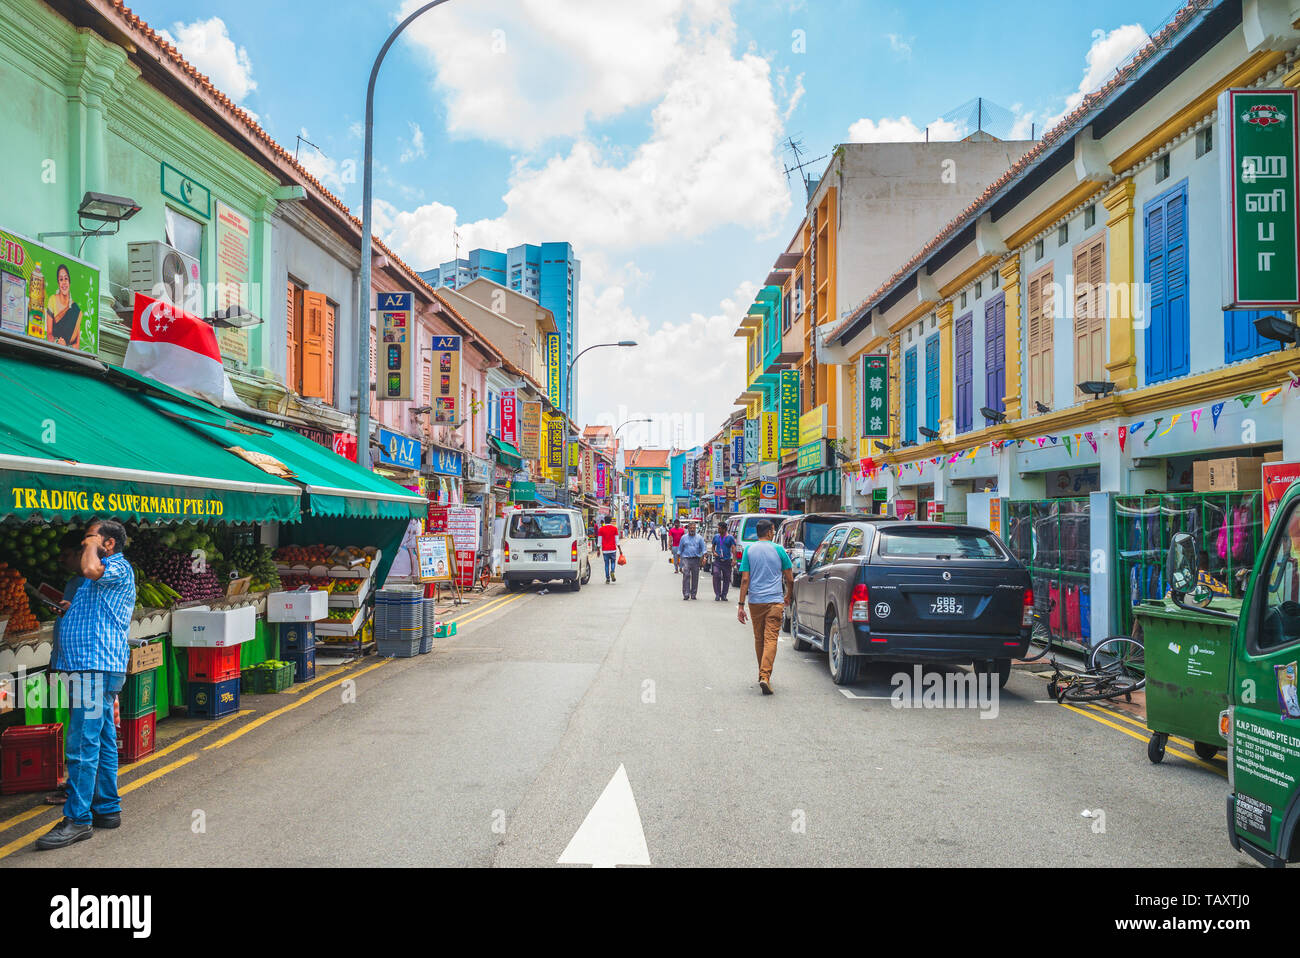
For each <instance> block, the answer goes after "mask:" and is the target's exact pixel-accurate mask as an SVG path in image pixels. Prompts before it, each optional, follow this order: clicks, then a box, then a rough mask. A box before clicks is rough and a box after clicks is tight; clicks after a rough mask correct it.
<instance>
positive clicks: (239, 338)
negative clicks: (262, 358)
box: [215, 200, 253, 363]
mask: <svg viewBox="0 0 1300 958" xmlns="http://www.w3.org/2000/svg"><path fill="white" fill-rule="evenodd" d="M216 212H217V216H216V234H217V277H216V290H215V292H216V300H217V303H216V308H217V309H218V310H229V309H232V308H235V307H238V308H240V309H244V310H248V311H250V312H251V311H252V308H251V304H250V303H249V300H248V290H249V280H250V278H251V276H250V266H249V264H250V263H251V262H252V259H253V222H252V220H250V219H249V218H248V217H247V216H244V215H243V214H242V213H240V212H239V211H238V210H235V209H232V208H231V207H230V206H227V205H226V204H225V203H222V202H221V201H220V200H218V201H217V210H216ZM217 344H218V345H219V346H220V347H221V358H222V359H234V360H238V361H239V362H241V363H247V362H248V333H247V332H245V331H244V330H242V329H218V330H217Z"/></svg>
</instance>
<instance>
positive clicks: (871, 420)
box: [862, 353, 889, 439]
mask: <svg viewBox="0 0 1300 958" xmlns="http://www.w3.org/2000/svg"><path fill="white" fill-rule="evenodd" d="M862 435H863V437H865V438H870V439H888V438H889V354H888V353H885V354H882V355H878V356H863V357H862Z"/></svg>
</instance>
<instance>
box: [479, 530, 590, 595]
mask: <svg viewBox="0 0 1300 958" xmlns="http://www.w3.org/2000/svg"><path fill="white" fill-rule="evenodd" d="M586 538H587V531H586V529H585V528H584V527H583V524H582V514H581V513H580V512H578V511H577V510H576V509H521V510H519V511H518V512H514V513H511V515H510V518H509V520H508V521H507V522H506V532H505V542H504V544H503V546H502V550H501V551H502V559H503V570H504V571H503V573H502V578H503V579H504V580H505V584H506V591H507V592H513V591H515V590H516V589H518V588H519V587H520V586H522V585H528V584H529V583H530V582H551V581H553V580H556V579H560V580H562V581H564V582H567V583H568V584H569V588H570V589H571V590H573V591H574V592H577V591H578V590H579V589H581V588H582V587H583V586H584V585H586V584H587V583H588V582H590V581H591V555H590V553H589V552H588V550H587V549H585V548H583V547H582V546H583V542H584V541H585V540H586Z"/></svg>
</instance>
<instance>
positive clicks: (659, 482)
mask: <svg viewBox="0 0 1300 958" xmlns="http://www.w3.org/2000/svg"><path fill="white" fill-rule="evenodd" d="M663 491H664V477H663V476H661V475H659V473H655V480H654V494H655V495H656V496H658V495H661V494H662V493H663Z"/></svg>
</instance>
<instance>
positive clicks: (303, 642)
mask: <svg viewBox="0 0 1300 958" xmlns="http://www.w3.org/2000/svg"><path fill="white" fill-rule="evenodd" d="M314 648H316V623H315V622H281V623H280V654H281V655H288V654H289V653H290V652H306V651H307V650H308V649H314Z"/></svg>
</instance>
